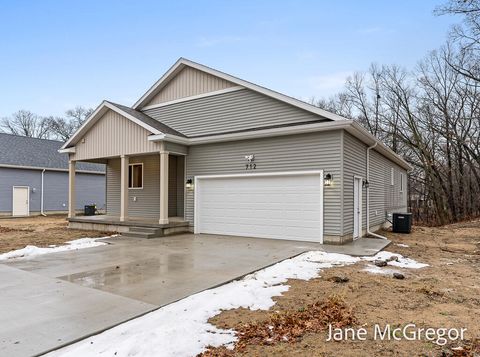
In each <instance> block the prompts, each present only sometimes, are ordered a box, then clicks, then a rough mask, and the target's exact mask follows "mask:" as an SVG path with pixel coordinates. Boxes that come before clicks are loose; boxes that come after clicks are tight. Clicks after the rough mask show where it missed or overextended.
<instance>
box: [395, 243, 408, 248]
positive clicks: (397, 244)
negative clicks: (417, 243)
mask: <svg viewBox="0 0 480 357" xmlns="http://www.w3.org/2000/svg"><path fill="white" fill-rule="evenodd" d="M395 245H396V246H397V247H402V248H409V247H410V246H409V245H408V244H403V243H395Z"/></svg>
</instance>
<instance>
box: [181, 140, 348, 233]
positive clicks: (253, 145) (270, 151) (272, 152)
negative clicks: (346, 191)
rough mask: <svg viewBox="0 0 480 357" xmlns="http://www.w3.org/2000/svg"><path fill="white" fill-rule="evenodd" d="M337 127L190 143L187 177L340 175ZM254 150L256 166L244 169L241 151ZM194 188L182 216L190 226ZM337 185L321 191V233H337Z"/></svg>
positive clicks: (190, 192) (338, 208)
mask: <svg viewBox="0 0 480 357" xmlns="http://www.w3.org/2000/svg"><path fill="white" fill-rule="evenodd" d="M340 133H341V132H340V131H331V132H324V133H310V134H302V135H292V136H281V137H274V138H263V139H255V140H243V141H235V142H226V143H216V144H205V145H197V146H192V147H190V150H189V155H188V156H187V178H193V177H195V176H199V175H222V174H238V173H245V174H249V173H261V172H284V171H305V170H321V169H322V170H324V172H325V173H331V174H332V175H333V176H334V177H338V178H340V177H341V171H340V161H341V156H340V152H341V150H340V149H341V147H340V146H341V145H340V135H341V134H340ZM248 154H254V155H255V163H256V165H257V169H256V170H251V171H250V170H249V171H246V170H245V155H248ZM194 192H195V190H193V191H192V190H188V191H187V199H186V220H188V221H189V222H190V225H191V226H193V222H194V217H193V215H194V207H193V206H194ZM340 195H341V185H334V186H332V187H326V188H325V191H324V234H325V235H340V224H339V221H340V216H341V201H340Z"/></svg>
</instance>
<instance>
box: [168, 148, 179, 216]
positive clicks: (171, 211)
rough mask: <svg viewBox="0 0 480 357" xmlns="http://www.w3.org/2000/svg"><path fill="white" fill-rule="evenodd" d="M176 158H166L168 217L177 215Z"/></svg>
mask: <svg viewBox="0 0 480 357" xmlns="http://www.w3.org/2000/svg"><path fill="white" fill-rule="evenodd" d="M177 193H178V191H177V157H176V156H171V155H170V156H169V158H168V216H169V217H174V216H176V215H177Z"/></svg>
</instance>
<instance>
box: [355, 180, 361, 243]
mask: <svg viewBox="0 0 480 357" xmlns="http://www.w3.org/2000/svg"><path fill="white" fill-rule="evenodd" d="M361 236H362V178H361V177H354V179H353V239H358V238H360V237H361Z"/></svg>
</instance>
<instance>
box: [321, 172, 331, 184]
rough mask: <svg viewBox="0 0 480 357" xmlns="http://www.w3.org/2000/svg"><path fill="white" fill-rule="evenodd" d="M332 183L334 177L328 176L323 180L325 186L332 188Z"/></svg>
mask: <svg viewBox="0 0 480 357" xmlns="http://www.w3.org/2000/svg"><path fill="white" fill-rule="evenodd" d="M332 183H333V175H332V174H326V175H325V177H324V178H323V184H324V185H325V186H332Z"/></svg>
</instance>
